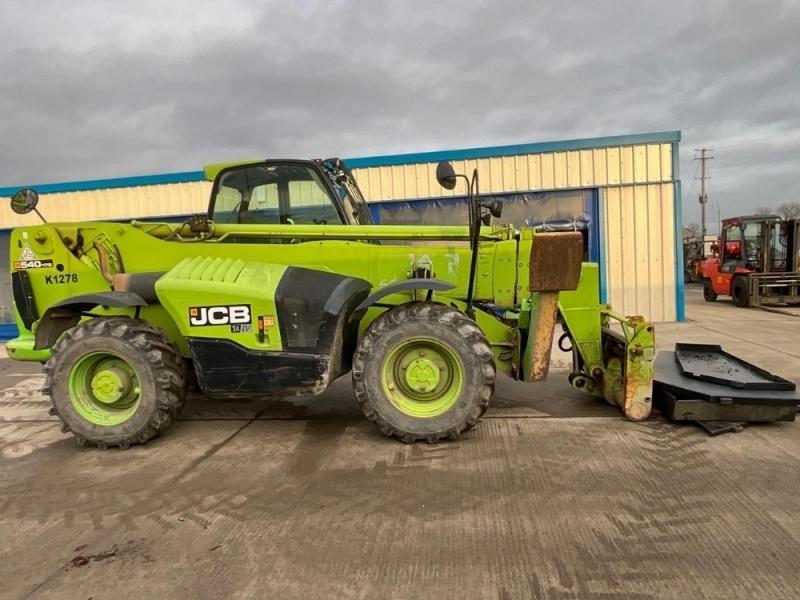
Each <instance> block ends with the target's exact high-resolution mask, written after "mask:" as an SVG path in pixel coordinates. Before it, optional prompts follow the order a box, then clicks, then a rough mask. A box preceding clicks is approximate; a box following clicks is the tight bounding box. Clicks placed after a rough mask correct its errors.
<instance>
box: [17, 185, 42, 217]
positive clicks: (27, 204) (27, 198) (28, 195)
mask: <svg viewBox="0 0 800 600" xmlns="http://www.w3.org/2000/svg"><path fill="white" fill-rule="evenodd" d="M38 203H39V194H38V192H37V191H36V190H32V189H30V188H25V189H24V190H20V191H18V192H17V193H16V194H14V195H13V196H12V197H11V210H13V211H14V212H15V213H17V214H18V215H25V214H28V213H29V212H31V211H32V210H36V205H37V204H38Z"/></svg>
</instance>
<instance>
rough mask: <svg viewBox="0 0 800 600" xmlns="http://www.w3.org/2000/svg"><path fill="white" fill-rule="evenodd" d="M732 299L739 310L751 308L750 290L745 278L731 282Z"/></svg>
mask: <svg viewBox="0 0 800 600" xmlns="http://www.w3.org/2000/svg"><path fill="white" fill-rule="evenodd" d="M731 297H732V298H733V303H734V304H735V305H736V306H738V307H739V308H746V307H748V306H750V289H749V286H748V285H747V279H746V278H745V277H741V276H740V277H735V278H734V279H733V281H732V282H731Z"/></svg>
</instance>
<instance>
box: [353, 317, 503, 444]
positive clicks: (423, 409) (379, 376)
mask: <svg viewBox="0 0 800 600" xmlns="http://www.w3.org/2000/svg"><path fill="white" fill-rule="evenodd" d="M494 380H495V365H494V357H493V355H492V350H491V348H490V347H489V343H488V342H487V341H486V338H485V337H484V335H483V333H482V332H481V330H480V329H479V328H478V326H477V325H476V324H475V322H474V321H472V320H471V319H469V318H467V317H466V315H464V314H463V313H462V312H460V311H458V310H455V309H453V308H450V307H448V306H445V305H443V304H432V303H423V302H418V303H409V304H403V305H401V306H398V307H396V308H393V309H391V310H388V311H386V312H384V313H383V314H382V315H381V316H379V317H378V318H377V319H375V321H373V322H372V324H371V325H370V326H369V328H368V329H367V331H366V333H365V334H364V336H363V338H362V339H361V341H360V342H359V345H358V348H357V349H356V353H355V356H354V357H353V388H354V390H355V393H356V398H357V399H358V402H359V404H360V405H361V409H362V410H363V411H364V415H365V416H366V417H367V419H369V420H370V421H372V422H373V423H375V424H376V425H377V426H378V428H379V429H380V430H381V432H383V433H384V434H385V435H388V436H394V437H396V438H398V439H400V440H401V441H403V442H406V443H412V442H414V441H417V440H425V441H427V442H428V443H431V444H433V443H437V442H440V441H442V440H445V439H449V440H455V439H458V438H459V437H460V436H461V434H462V433H464V432H465V431H468V430H469V429H471V428H472V427H474V426H475V424H476V423H477V422H478V419H479V418H480V416H481V415H482V414H483V413H484V412H485V411H486V408H487V407H488V406H489V401H490V399H491V397H492V394H493V393H494Z"/></svg>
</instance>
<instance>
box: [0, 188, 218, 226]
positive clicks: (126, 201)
mask: <svg viewBox="0 0 800 600" xmlns="http://www.w3.org/2000/svg"><path fill="white" fill-rule="evenodd" d="M210 193H211V183H209V182H207V181H196V182H192V183H167V184H161V185H141V186H136V187H118V188H111V189H104V190H91V191H84V192H61V193H55V194H42V195H41V196H40V202H39V211H40V212H41V213H42V215H44V217H45V218H46V219H47V220H48V221H53V222H63V221H86V220H90V219H136V218H143V217H159V216H170V215H187V214H192V213H204V212H206V210H207V209H208V196H209V194H210ZM39 222H40V221H39V217H37V216H36V215H35V214H34V213H28V214H27V215H18V214H16V213H15V212H13V211H12V210H11V208H10V207H9V204H8V202H2V203H0V227H2V228H3V229H5V228H9V227H17V226H20V225H35V224H36V223H39Z"/></svg>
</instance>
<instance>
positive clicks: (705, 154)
mask: <svg viewBox="0 0 800 600" xmlns="http://www.w3.org/2000/svg"><path fill="white" fill-rule="evenodd" d="M713 150H714V149H713V148H700V149H697V148H695V151H694V152H695V155H694V158H693V159H692V160H699V161H700V177H699V179H700V197H699V201H700V235H701V236H702V237H701V239H702V240H703V241H704V242H705V239H706V204H708V193H706V180H707V179H711V177H709V176H708V175H706V161H709V160H714V157H713V156H711V154H710V153H711V152H713ZM698 152H699V153H700V155H699V156H698V154H697V153H698ZM696 179H697V178H696Z"/></svg>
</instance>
